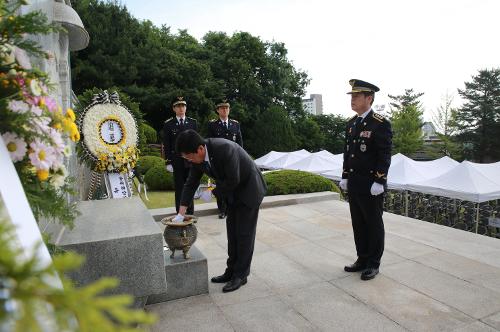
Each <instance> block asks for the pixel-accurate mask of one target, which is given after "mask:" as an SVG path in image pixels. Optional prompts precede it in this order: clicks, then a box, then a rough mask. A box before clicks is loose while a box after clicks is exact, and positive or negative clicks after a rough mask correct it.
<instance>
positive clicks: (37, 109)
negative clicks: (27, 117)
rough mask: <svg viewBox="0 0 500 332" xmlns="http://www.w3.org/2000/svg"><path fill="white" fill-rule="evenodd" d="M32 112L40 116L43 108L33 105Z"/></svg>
mask: <svg viewBox="0 0 500 332" xmlns="http://www.w3.org/2000/svg"><path fill="white" fill-rule="evenodd" d="M31 112H33V113H35V114H36V115H38V116H41V115H42V109H41V108H40V107H38V106H36V105H32V106H31Z"/></svg>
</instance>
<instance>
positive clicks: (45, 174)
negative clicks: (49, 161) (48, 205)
mask: <svg viewBox="0 0 500 332" xmlns="http://www.w3.org/2000/svg"><path fill="white" fill-rule="evenodd" d="M36 176H37V177H38V180H40V181H46V180H47V179H48V178H49V171H48V170H46V169H37V170H36Z"/></svg>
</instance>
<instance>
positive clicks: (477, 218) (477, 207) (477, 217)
mask: <svg viewBox="0 0 500 332" xmlns="http://www.w3.org/2000/svg"><path fill="white" fill-rule="evenodd" d="M478 228H479V203H476V234H477V229H478Z"/></svg>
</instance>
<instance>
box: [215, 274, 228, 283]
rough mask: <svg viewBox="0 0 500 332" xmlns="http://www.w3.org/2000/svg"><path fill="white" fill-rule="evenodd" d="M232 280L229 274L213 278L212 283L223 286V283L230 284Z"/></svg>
mask: <svg viewBox="0 0 500 332" xmlns="http://www.w3.org/2000/svg"><path fill="white" fill-rule="evenodd" d="M230 280H231V276H230V275H229V274H225V273H224V274H223V275H220V276H217V277H213V278H212V279H210V281H212V282H214V283H216V284H223V283H225V282H228V281H230Z"/></svg>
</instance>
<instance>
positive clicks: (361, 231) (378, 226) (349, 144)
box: [340, 79, 392, 280]
mask: <svg viewBox="0 0 500 332" xmlns="http://www.w3.org/2000/svg"><path fill="white" fill-rule="evenodd" d="M349 84H350V85H351V87H352V90H351V91H350V92H348V94H350V95H351V108H352V110H353V111H354V112H356V113H357V115H356V116H354V117H353V118H352V119H350V120H349V121H348V122H347V127H346V133H345V147H344V164H343V172H342V180H341V181H340V187H341V188H342V190H347V192H348V195H349V208H350V211H351V220H352V229H353V232H354V242H355V244H356V252H357V255H358V259H357V260H356V262H354V264H352V265H348V266H346V267H344V270H345V271H346V272H359V271H361V279H362V280H370V279H373V278H375V276H376V275H377V274H378V272H379V266H380V259H381V258H382V254H383V252H384V236H385V232H384V222H383V220H382V213H383V202H384V195H383V193H384V191H385V190H386V188H387V172H388V170H389V166H390V164H391V146H392V130H391V124H390V122H389V121H388V120H386V119H385V118H384V117H383V116H381V115H380V114H377V113H375V112H373V110H372V109H371V105H372V104H373V101H374V99H375V92H378V91H379V88H378V87H376V86H375V85H373V84H371V83H368V82H364V81H361V80H357V79H353V80H350V81H349Z"/></svg>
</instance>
